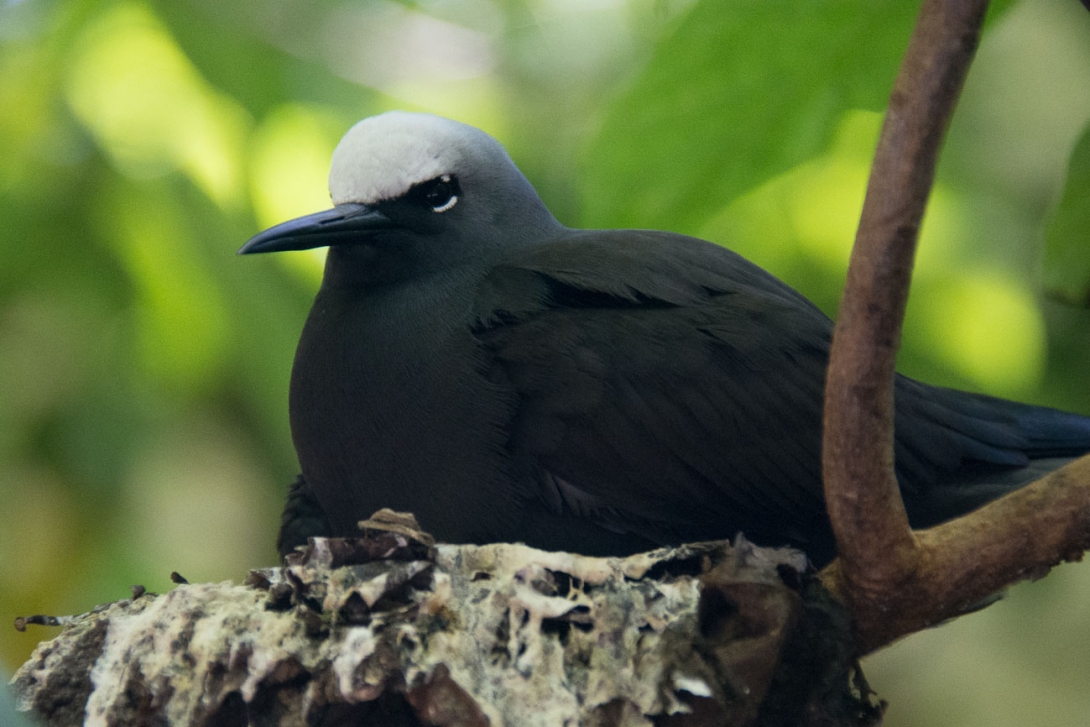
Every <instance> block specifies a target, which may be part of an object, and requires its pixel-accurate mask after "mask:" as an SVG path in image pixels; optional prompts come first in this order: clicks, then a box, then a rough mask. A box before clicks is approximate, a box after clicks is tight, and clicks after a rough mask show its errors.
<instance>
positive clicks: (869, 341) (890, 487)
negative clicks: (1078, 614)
mask: <svg viewBox="0 0 1090 727" xmlns="http://www.w3.org/2000/svg"><path fill="white" fill-rule="evenodd" d="M987 6H988V3H987V0H961V1H958V0H926V1H925V2H924V6H923V9H922V10H921V12H920V16H919V19H918V20H917V23H916V29H915V31H914V32H913V35H912V40H911V41H910V42H909V46H908V50H907V52H906V53H905V59H904V61H903V63H902V65H901V70H900V73H899V74H898V76H897V81H896V84H895V85H894V88H893V94H892V96H891V98H890V103H889V110H888V111H887V113H886V119H885V123H884V124H883V126H882V135H881V138H880V139H879V142H878V150H877V151H876V152H875V159H874V166H873V167H872V169H871V175H870V181H869V182H868V185H867V196H866V199H865V201H864V203H863V212H862V216H861V218H860V222H859V231H858V232H857V234H856V238H855V246H854V248H853V249H852V257H851V263H850V266H849V268H848V279H847V283H846V287H845V290H844V299H843V301H842V302H841V305H840V313H839V315H838V317H837V324H836V332H835V334H834V337H833V347H832V351H831V353H830V358H829V372H828V378H827V380H826V385H825V423H824V427H825V438H824V451H823V453H822V459H823V466H824V478H825V499H826V502H827V503H828V509H829V517H830V519H831V520H832V524H833V530H834V532H835V533H836V536H837V546H838V549H839V552H840V557H841V558H842V559H843V561H844V564H845V570H844V577H845V578H847V579H848V580H849V581H850V582H851V583H852V586H853V588H852V589H851V591H850V592H851V593H853V594H854V593H855V592H856V591H862V592H866V593H868V594H869V595H868V596H867V597H868V598H878V597H880V596H881V595H882V594H887V593H891V592H894V591H895V588H894V587H896V586H897V585H898V584H899V583H900V582H901V581H903V580H904V579H905V578H906V577H908V576H909V575H910V574H911V573H912V571H913V570H914V569H915V560H916V558H917V557H918V548H917V547H916V543H915V539H914V538H913V535H912V532H911V530H910V529H909V526H908V516H907V515H906V514H905V508H904V503H903V502H902V501H901V495H900V491H899V490H898V487H897V479H896V477H895V475H894V469H893V375H894V366H895V362H896V356H897V349H898V348H899V347H900V343H901V321H902V319H903V318H904V310H905V302H906V301H907V299H908V285H909V280H910V279H911V275H912V258H913V255H914V254H915V251H916V239H917V235H918V232H919V227H920V220H921V219H922V218H923V212H924V207H925V206H926V203H927V196H928V193H929V192H930V189H931V183H932V180H933V179H934V176H935V164H936V161H937V160H938V155H939V147H940V145H941V142H942V136H943V133H944V132H945V130H946V126H947V123H948V121H949V118H950V116H951V114H952V113H953V109H954V104H955V103H956V101H957V97H958V93H959V91H960V90H961V84H962V81H963V80H964V79H965V75H966V73H967V72H968V70H969V63H970V61H971V60H972V56H973V52H974V50H975V49H976V44H977V38H978V36H979V32H980V26H981V23H982V22H983V19H984V11H985V10H986V9H987Z"/></svg>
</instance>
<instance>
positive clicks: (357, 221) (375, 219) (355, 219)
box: [238, 204, 394, 255]
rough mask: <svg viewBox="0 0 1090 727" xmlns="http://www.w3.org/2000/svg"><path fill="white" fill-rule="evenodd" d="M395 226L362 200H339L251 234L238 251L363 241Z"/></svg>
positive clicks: (272, 249)
mask: <svg viewBox="0 0 1090 727" xmlns="http://www.w3.org/2000/svg"><path fill="white" fill-rule="evenodd" d="M391 227H394V223H393V222H392V221H391V220H390V218H389V217H387V216H386V215H384V214H382V213H381V212H379V211H378V210H375V209H372V208H371V207H368V206H366V205H362V204H339V205H337V206H336V207H334V208H333V209H331V210H325V211H324V212H317V213H315V214H313V215H307V216H306V217H299V218H298V219H294V220H288V221H287V222H283V223H281V224H279V225H277V226H276V227H270V228H269V229H267V230H265V231H264V232H261V233H259V234H257V235H254V236H253V237H251V238H250V239H249V240H248V241H247V242H246V244H245V245H243V246H242V247H241V248H239V251H238V254H239V255H249V254H250V253H255V252H281V251H283V250H309V249H311V248H313V247H326V246H328V245H345V244H350V243H353V242H361V241H362V240H364V239H366V238H367V237H368V233H371V232H377V231H379V230H388V229H390V228H391Z"/></svg>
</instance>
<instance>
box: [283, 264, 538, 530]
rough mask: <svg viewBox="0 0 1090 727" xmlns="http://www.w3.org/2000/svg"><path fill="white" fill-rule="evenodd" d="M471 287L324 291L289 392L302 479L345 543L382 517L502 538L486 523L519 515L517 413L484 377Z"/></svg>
mask: <svg viewBox="0 0 1090 727" xmlns="http://www.w3.org/2000/svg"><path fill="white" fill-rule="evenodd" d="M470 304H471V296H470V290H469V288H468V286H465V285H460V286H459V285H446V286H444V285H433V286H417V287H404V288H397V289H391V290H388V291H385V292H383V293H381V294H370V295H367V296H361V295H356V294H353V292H352V291H346V290H338V289H330V290H327V289H323V290H322V291H321V292H320V293H319V295H318V298H317V299H316V300H315V304H314V307H313V309H312V310H311V314H310V316H309V318H308V320H307V323H306V326H305V328H304V331H303V335H302V337H301V339H300V343H299V348H298V350H297V352H296V358H295V365H294V367H293V370H292V381H291V402H290V409H291V428H292V437H293V440H294V442H295V447H296V451H297V453H298V455H299V460H300V465H301V467H302V470H303V474H304V476H305V477H306V478H307V481H308V482H309V483H310V485H311V488H312V490H313V491H314V492H315V495H316V496H317V498H318V500H319V502H320V503H321V504H322V507H323V509H325V511H326V514H327V516H328V517H329V520H330V523H331V525H332V526H333V529H334V531H335V532H336V533H338V534H350V533H352V532H354V531H355V523H356V522H357V521H358V520H361V519H363V518H365V517H367V516H368V515H370V514H371V513H372V512H373V511H374V510H377V509H378V508H380V507H392V508H394V509H399V510H408V511H412V512H414V514H416V515H417V517H418V519H419V520H420V522H421V524H422V525H423V526H424V528H425V529H428V530H430V531H431V532H432V533H433V534H435V535H436V536H438V537H440V538H441V539H444V540H449V541H452V542H459V541H461V542H465V541H472V540H481V539H488V538H491V537H494V536H495V534H493V533H490V532H489V533H482V532H480V531H481V529H482V527H483V526H482V525H481V524H480V523H479V522H477V521H476V518H479V514H480V513H482V512H490V511H495V510H496V509H497V508H498V509H500V510H503V509H504V508H517V506H518V505H517V499H518V498H517V496H516V493H515V492H514V489H513V487H512V484H511V481H510V474H509V463H508V461H507V457H506V454H505V452H506V441H505V436H506V435H505V434H504V432H505V431H506V430H507V429H508V427H507V424H508V422H509V418H510V416H511V411H512V406H513V404H512V402H511V401H510V400H509V399H510V397H509V395H508V394H507V392H505V391H504V390H502V389H501V388H499V387H497V386H495V385H493V384H491V383H490V382H489V381H488V380H487V379H486V378H485V377H484V375H483V374H482V370H483V367H482V362H481V359H480V357H481V355H482V353H481V351H480V349H479V347H478V345H477V343H476V341H475V339H474V338H473V336H472V334H471V332H470V328H469V325H468V320H469V315H470V310H471V305H470Z"/></svg>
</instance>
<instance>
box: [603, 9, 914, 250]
mask: <svg viewBox="0 0 1090 727" xmlns="http://www.w3.org/2000/svg"><path fill="white" fill-rule="evenodd" d="M917 8H918V5H917V4H916V3H901V2H898V3H893V2H851V1H848V0H823V1H816V0H781V1H778V2H765V1H762V2H756V1H754V0H729V1H728V0H701V2H698V3H697V5H696V6H695V7H694V8H693V10H692V11H691V13H690V14H689V15H688V16H687V17H686V18H685V20H684V22H682V23H681V24H680V25H679V27H678V28H677V29H676V30H675V31H674V32H673V33H672V34H671V35H670V36H669V37H667V38H666V39H665V40H664V41H663V42H662V43H661V44H660V45H659V46H658V48H657V49H656V51H655V55H654V58H653V59H652V61H651V62H650V64H649V65H648V66H647V68H646V69H644V71H643V72H642V74H641V75H640V76H639V78H638V79H637V80H636V81H635V83H633V84H632V86H631V87H630V88H628V90H627V91H626V92H625V93H624V94H623V95H622V96H621V97H620V98H618V99H617V100H616V101H614V102H613V103H612V104H611V105H610V107H609V111H608V113H607V114H606V117H605V120H604V123H603V125H602V128H601V131H600V132H599V134H598V135H597V138H596V140H595V142H594V144H593V145H592V146H591V148H590V150H589V154H588V155H587V157H586V160H585V175H584V176H585V184H584V190H585V195H584V198H585V199H584V220H583V221H584V224H585V225H586V226H588V227H617V226H626V227H653V228H665V229H671V230H676V231H684V232H693V231H695V230H696V229H697V228H698V225H699V223H700V222H701V221H702V220H703V219H705V218H706V217H707V215H708V214H709V213H710V212H711V211H712V210H713V209H715V208H716V207H719V206H721V205H722V204H723V203H725V202H727V201H729V200H731V199H733V198H734V197H736V196H738V195H739V194H741V193H742V192H744V191H745V190H747V189H750V188H752V187H754V186H756V185H758V184H760V183H762V182H764V181H765V180H767V179H769V178H770V177H772V176H774V175H776V174H779V173H781V172H783V171H786V170H787V169H789V168H791V167H793V166H795V165H797V164H799V163H801V162H803V161H806V160H807V159H809V158H811V157H812V156H814V155H816V154H818V153H819V152H821V151H822V150H823V149H824V148H825V147H826V146H827V144H828V143H829V140H830V138H831V134H832V132H833V129H834V127H835V124H836V123H837V121H838V119H839V118H840V117H841V115H842V114H843V113H844V112H845V111H846V110H848V109H852V108H858V109H869V110H881V109H883V108H884V107H885V104H886V100H887V99H888V97H889V92H890V89H891V87H892V83H893V79H894V77H895V75H896V71H897V67H898V64H899V62H900V58H901V55H902V53H903V51H904V48H905V46H906V45H907V42H908V37H909V35H910V32H911V29H912V24H913V21H914V19H915V15H916V12H917Z"/></svg>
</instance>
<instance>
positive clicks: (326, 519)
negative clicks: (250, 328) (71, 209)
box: [239, 111, 1090, 566]
mask: <svg viewBox="0 0 1090 727" xmlns="http://www.w3.org/2000/svg"><path fill="white" fill-rule="evenodd" d="M329 191H330V196H331V200H332V202H333V207H332V209H328V210H325V211H320V212H317V213H315V214H311V215H307V216H304V217H301V218H298V219H295V220H290V221H288V222H285V223H283V224H279V225H276V226H274V227H272V228H270V229H268V230H266V231H264V232H261V233H260V234H258V235H256V236H254V237H252V238H251V239H250V240H249V241H248V242H247V243H246V244H245V245H244V246H243V247H242V248H241V249H240V250H239V253H240V254H252V253H266V252H277V251H284V250H302V249H310V248H316V247H328V252H327V256H326V262H325V269H324V273H323V278H322V283H321V286H320V288H319V290H318V292H317V295H316V297H315V300H314V304H313V307H312V309H311V311H310V314H309V316H308V318H307V320H306V323H305V325H304V327H303V331H302V335H301V337H300V341H299V345H298V348H297V350H296V353H295V360H294V364H293V367H292V374H291V383H290V393H289V415H290V424H291V434H292V441H293V443H294V446H295V449H296V453H297V455H298V458H299V463H300V469H301V471H302V472H301V475H300V476H299V478H298V479H297V480H296V481H295V483H294V484H293V485H292V486H291V488H290V491H289V495H288V501H287V505H286V506H285V509H284V514H283V516H282V520H281V529H280V534H279V538H278V546H279V548H280V552H281V554H282V555H283V554H285V553H288V552H291V551H292V550H293V549H294V548H295V547H296V546H298V545H300V544H302V543H305V542H306V538H307V537H310V536H340V537H347V536H352V535H355V534H358V530H357V523H358V521H360V520H362V519H365V518H367V517H368V516H369V515H371V514H372V513H373V512H375V511H376V510H378V509H380V508H383V507H388V508H392V509H394V510H399V511H409V512H412V513H414V514H415V515H416V517H417V519H418V521H419V522H420V524H421V527H422V528H423V529H425V530H426V531H428V532H430V533H431V534H433V535H434V536H435V537H436V538H437V539H438V540H440V541H444V542H449V543H491V542H523V543H526V544H528V545H531V546H534V547H537V548H542V549H547V550H563V551H569V552H578V553H581V554H584V555H602V556H607V555H629V554H633V553H637V552H641V551H646V550H650V549H653V548H657V547H662V546H666V545H676V544H681V543H685V542H695V541H704V540H718V539H729V538H733V537H735V536H736V535H738V534H739V533H741V534H742V535H744V537H745V538H746V539H747V540H749V541H751V542H754V543H756V544H758V545H764V546H775V547H779V546H790V547H794V548H798V549H801V550H803V551H804V552H805V553H806V554H807V555H808V556H809V558H810V560H811V561H812V562H813V563H814V564H815V565H816V566H821V565H823V564H825V563H828V562H829V561H830V560H831V559H832V558H833V557H834V556H835V553H836V544H835V538H834V536H833V532H832V529H831V526H830V523H829V520H828V517H827V515H826V511H825V505H824V499H823V494H822V483H821V461H820V457H821V428H822V405H823V398H824V391H823V388H824V380H825V370H826V367H827V364H828V356H829V348H830V344H831V339H832V331H833V323H832V321H831V320H830V319H829V317H827V316H826V315H825V314H824V313H823V312H822V311H821V310H820V309H818V308H817V307H816V306H815V305H814V304H812V303H811V302H810V301H809V300H808V299H807V298H806V297H804V296H803V295H802V294H800V293H799V292H797V291H796V290H794V289H793V288H791V287H790V286H788V285H787V284H786V283H784V282H782V281H780V280H779V279H777V278H776V277H774V276H773V275H772V274H770V273H768V272H766V271H765V270H763V269H762V268H760V267H758V266H757V265H755V264H754V263H751V262H749V261H747V260H746V259H744V258H743V257H741V256H740V255H738V254H736V253H734V252H732V251H730V250H728V249H727V248H725V247H723V246H720V245H716V244H714V243H711V242H708V241H704V240H700V239H697V238H693V237H688V236H684V235H680V234H674V233H670V232H660V231H653V230H593V229H587V230H584V229H574V228H569V227H566V226H564V225H563V224H561V223H560V222H559V221H558V220H557V219H556V218H555V217H554V216H553V214H552V213H551V212H550V211H549V209H548V208H547V207H546V205H545V203H544V202H543V201H542V200H541V198H540V197H539V196H538V194H537V192H536V191H535V189H534V187H533V186H532V185H531V183H530V182H529V181H528V180H527V178H526V177H525V176H524V175H523V173H522V172H521V171H520V170H519V169H518V167H517V166H516V165H515V164H514V162H513V161H512V160H511V158H510V156H509V155H508V154H507V152H506V150H505V149H504V147H503V146H502V145H501V144H500V143H499V142H498V141H497V140H496V139H494V138H493V137H491V136H489V135H488V134H487V133H485V132H484V131H481V130H479V129H477V128H475V127H472V126H469V125H466V124H463V123H460V122H457V121H453V120H450V119H446V118H442V117H438V116H433V115H429V114H422V113H413V112H404V111H390V112H386V113H383V114H380V115H377V116H372V117H369V118H366V119H364V120H362V121H360V122H358V123H357V124H356V125H354V126H353V127H352V128H351V129H350V130H349V131H348V132H347V133H346V134H345V135H344V137H343V138H342V140H341V141H340V143H339V144H338V145H337V147H336V149H335V151H334V153H333V157H332V162H331V165H330V173H329ZM894 399H895V406H896V411H895V416H894V420H895V453H894V455H895V468H896V475H897V480H898V484H899V486H900V490H901V494H902V498H903V500H904V503H905V507H906V510H907V512H908V515H909V520H910V522H911V524H912V526H913V527H915V528H923V527H930V526H932V525H935V524H938V523H941V522H944V521H946V520H949V519H951V518H954V517H956V516H959V515H962V514H964V513H966V512H969V511H971V510H973V509H975V508H977V507H979V506H981V505H982V504H984V503H986V502H989V501H991V500H993V499H995V498H997V497H999V496H1001V495H1003V494H1005V493H1007V492H1009V491H1011V490H1013V489H1016V488H1018V487H1021V486H1022V485H1024V484H1026V483H1028V482H1030V481H1032V480H1034V479H1037V478H1038V477H1040V476H1041V475H1042V474H1044V473H1046V472H1048V471H1049V470H1051V469H1054V468H1056V467H1058V466H1060V465H1062V464H1063V463H1065V462H1066V461H1069V460H1070V459H1073V458H1074V457H1076V456H1079V455H1082V454H1084V453H1086V452H1087V451H1088V450H1090V418H1088V417H1085V416H1081V415H1078V414H1073V413H1068V412H1064V411H1059V410H1056V409H1050V408H1045V407H1038V406H1031V405H1027V404H1021V403H1017V402H1013V401H1007V400H1003V399H999V398H994V397H990V396H987V395H983V394H977V393H970V392H965V391H958V390H954V389H949V388H941V387H936V386H931V385H928V384H925V383H923V382H920V381H917V380H914V379H911V378H908V377H906V376H903V375H900V374H898V375H897V376H896V381H895V383H894Z"/></svg>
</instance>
